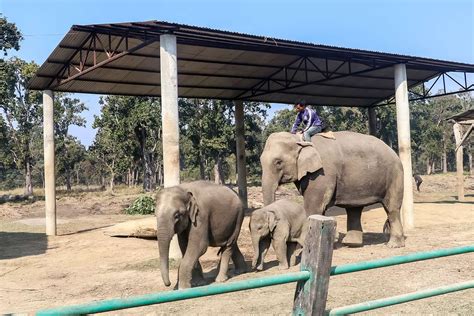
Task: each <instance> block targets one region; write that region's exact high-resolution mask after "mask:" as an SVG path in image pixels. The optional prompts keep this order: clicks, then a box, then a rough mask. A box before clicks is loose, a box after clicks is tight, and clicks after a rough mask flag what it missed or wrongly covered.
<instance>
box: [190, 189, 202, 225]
mask: <svg viewBox="0 0 474 316" xmlns="http://www.w3.org/2000/svg"><path fill="white" fill-rule="evenodd" d="M188 212H189V218H190V219H191V223H193V225H196V218H197V215H198V212H199V207H198V204H197V202H196V198H195V197H194V195H193V194H192V193H191V192H188Z"/></svg>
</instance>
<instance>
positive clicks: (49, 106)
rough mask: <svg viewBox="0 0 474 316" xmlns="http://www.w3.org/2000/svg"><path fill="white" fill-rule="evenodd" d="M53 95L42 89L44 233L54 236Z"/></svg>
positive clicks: (51, 92)
mask: <svg viewBox="0 0 474 316" xmlns="http://www.w3.org/2000/svg"><path fill="white" fill-rule="evenodd" d="M53 102H54V95H53V91H51V90H45V91H43V139H44V187H45V188H44V195H45V211H46V215H45V216H46V235H48V236H56V175H55V170H54V169H55V162H54V105H53Z"/></svg>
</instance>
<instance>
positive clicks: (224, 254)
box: [216, 246, 232, 283]
mask: <svg viewBox="0 0 474 316" xmlns="http://www.w3.org/2000/svg"><path fill="white" fill-rule="evenodd" d="M231 255H232V247H225V246H224V247H222V248H221V258H220V261H219V273H218V274H217V277H216V282H219V283H220V282H224V281H227V279H228V278H229V277H228V276H227V271H228V270H229V261H230V257H231Z"/></svg>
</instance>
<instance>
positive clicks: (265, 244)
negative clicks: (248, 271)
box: [252, 237, 271, 271]
mask: <svg viewBox="0 0 474 316" xmlns="http://www.w3.org/2000/svg"><path fill="white" fill-rule="evenodd" d="M270 244H271V239H270V237H265V238H263V239H261V240H260V242H259V247H258V248H259V252H260V253H259V254H256V258H257V260H256V261H255V262H252V268H253V269H257V271H262V270H263V262H264V259H265V256H266V255H267V252H268V249H269V248H270ZM259 260H260V261H259Z"/></svg>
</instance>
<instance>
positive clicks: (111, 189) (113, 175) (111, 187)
mask: <svg viewBox="0 0 474 316" xmlns="http://www.w3.org/2000/svg"><path fill="white" fill-rule="evenodd" d="M114 178H115V174H113V173H111V174H110V180H109V190H110V192H113V191H114Z"/></svg>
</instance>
